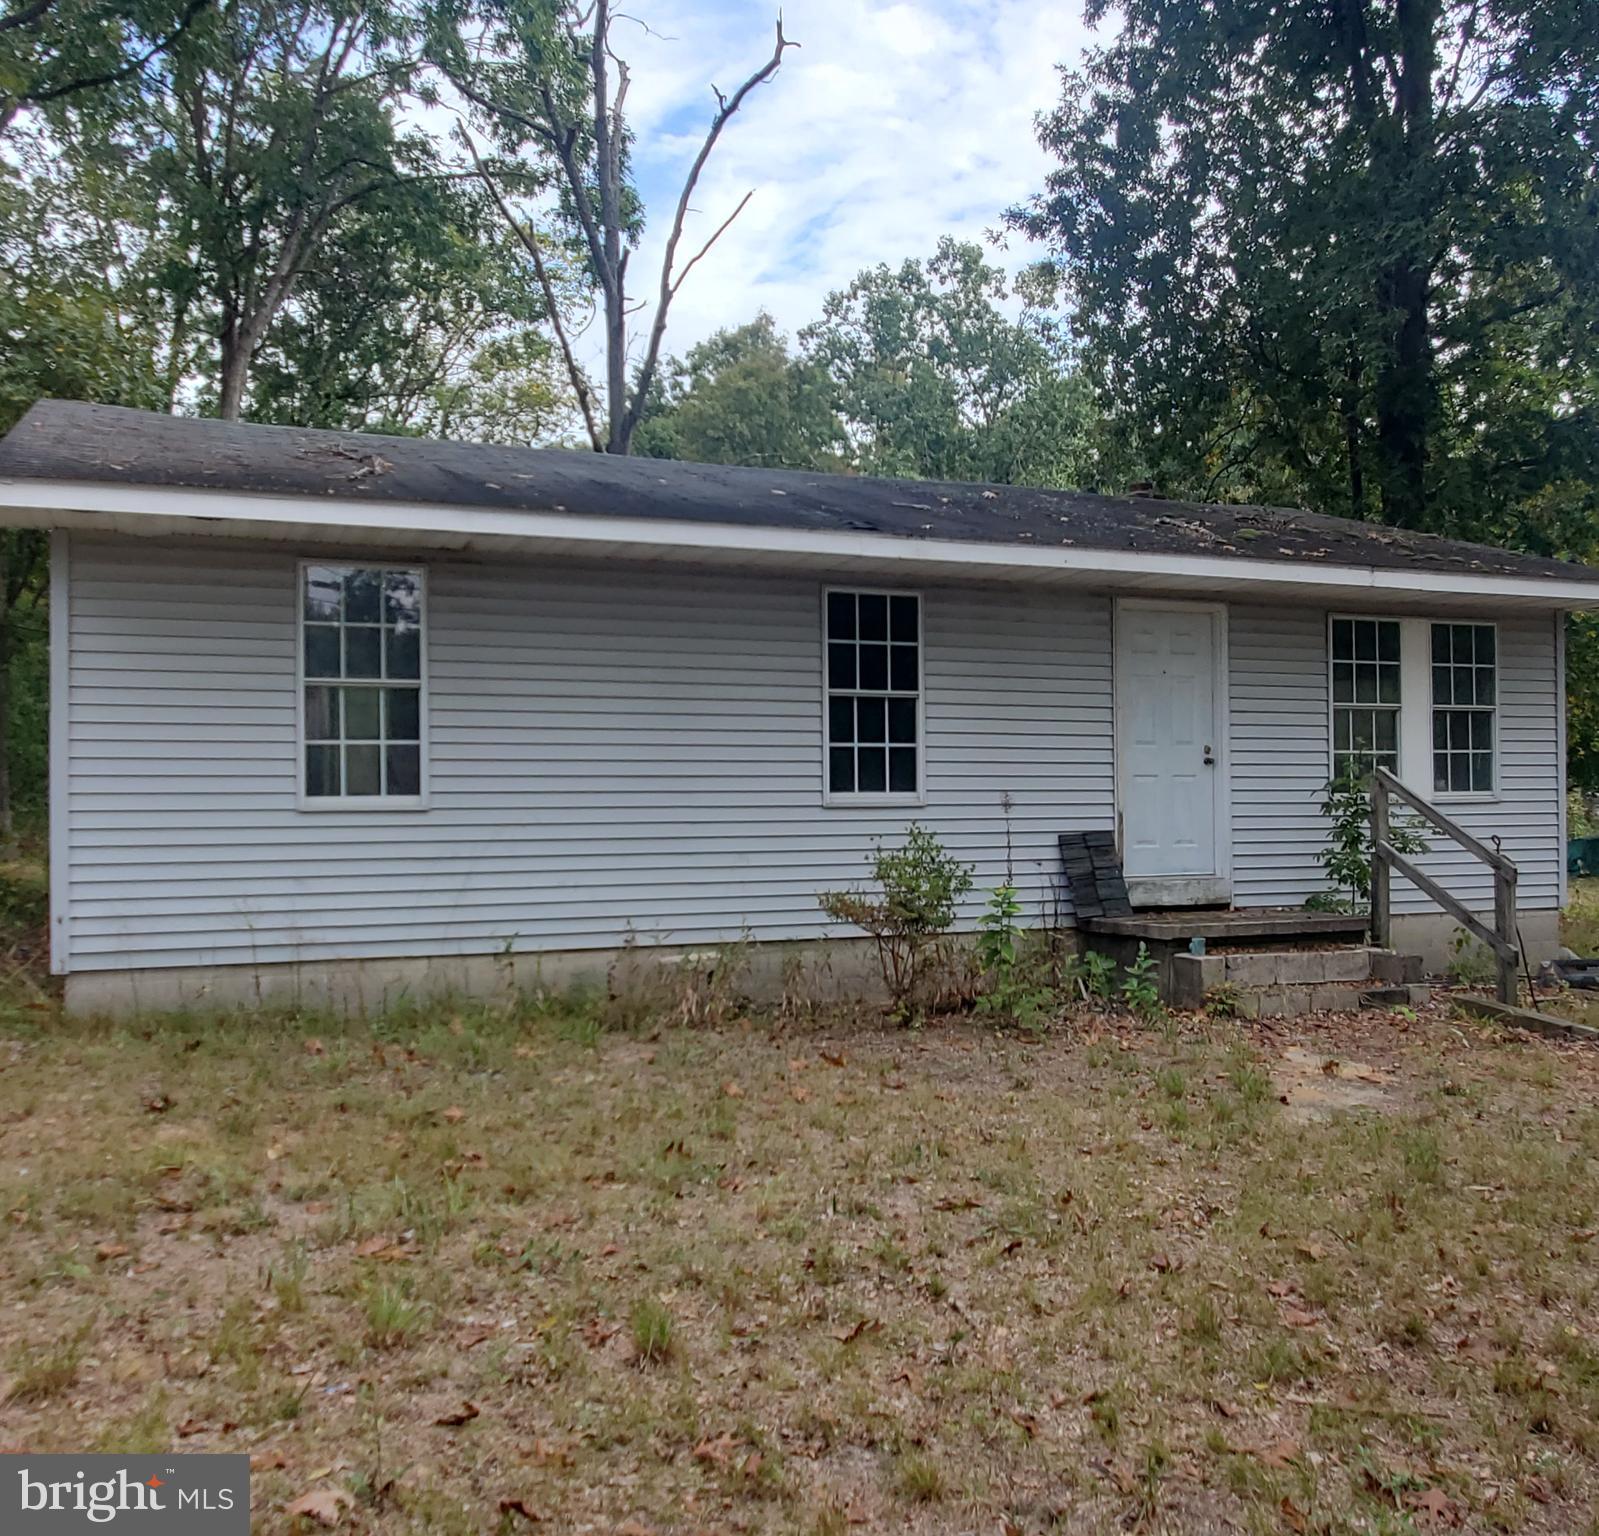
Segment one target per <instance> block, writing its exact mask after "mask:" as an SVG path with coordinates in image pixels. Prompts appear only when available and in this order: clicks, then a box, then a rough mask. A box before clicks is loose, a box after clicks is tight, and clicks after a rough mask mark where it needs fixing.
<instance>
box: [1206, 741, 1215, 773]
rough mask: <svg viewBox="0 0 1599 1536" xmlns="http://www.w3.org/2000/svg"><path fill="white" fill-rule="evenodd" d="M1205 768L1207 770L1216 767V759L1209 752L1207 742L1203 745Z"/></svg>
mask: <svg viewBox="0 0 1599 1536" xmlns="http://www.w3.org/2000/svg"><path fill="white" fill-rule="evenodd" d="M1205 766H1206V767H1207V768H1214V767H1215V766H1216V758H1215V756H1214V754H1213V753H1212V752H1211V750H1210V743H1209V742H1208V741H1207V742H1206V743H1205Z"/></svg>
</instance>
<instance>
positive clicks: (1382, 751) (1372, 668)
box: [1332, 618, 1401, 777]
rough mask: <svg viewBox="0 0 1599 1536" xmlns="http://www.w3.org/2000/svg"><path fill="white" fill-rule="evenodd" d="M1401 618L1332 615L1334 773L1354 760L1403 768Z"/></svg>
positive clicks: (1365, 765) (1364, 766)
mask: <svg viewBox="0 0 1599 1536" xmlns="http://www.w3.org/2000/svg"><path fill="white" fill-rule="evenodd" d="M1399 640H1400V631H1399V621H1398V620H1397V619H1339V618H1335V619H1334V620H1333V621H1332V734H1333V774H1334V776H1335V777H1337V776H1338V775H1341V774H1342V773H1343V772H1344V771H1345V769H1347V768H1348V767H1349V765H1350V764H1354V765H1356V766H1357V767H1358V768H1359V769H1360V770H1361V771H1362V772H1363V773H1369V772H1370V771H1371V770H1372V769H1373V768H1386V769H1388V771H1389V772H1390V773H1397V772H1398V771H1399V709H1400V691H1401V690H1400V643H1399Z"/></svg>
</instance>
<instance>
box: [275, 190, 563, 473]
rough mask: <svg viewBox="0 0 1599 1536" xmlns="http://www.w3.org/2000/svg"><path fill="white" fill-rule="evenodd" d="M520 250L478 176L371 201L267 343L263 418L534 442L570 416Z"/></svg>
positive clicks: (330, 246) (323, 258)
mask: <svg viewBox="0 0 1599 1536" xmlns="http://www.w3.org/2000/svg"><path fill="white" fill-rule="evenodd" d="M544 319H545V307H544V296H543V293H542V292H541V290H540V287H539V284H538V283H537V282H536V281H535V279H534V275H533V273H532V270H531V269H530V267H529V266H528V263H527V260H526V258H525V255H524V253H523V252H522V250H521V248H520V247H519V246H518V245H517V244H516V243H515V241H514V240H513V239H512V238H511V237H510V235H509V234H508V233H507V231H506V230H505V229H504V228H503V226H502V225H501V223H500V221H499V216H498V214H497V213H496V211H495V209H494V207H493V204H492V202H491V201H490V199H489V198H488V197H487V195H486V194H485V193H484V192H483V189H482V188H481V187H479V186H477V185H476V184H475V183H473V182H454V181H422V182H410V183H402V184H398V185H396V186H393V187H389V188H385V189H383V190H382V191H379V192H375V193H373V194H372V196H371V197H369V198H366V199H364V200H363V201H362V203H361V204H360V206H359V208H358V209H357V210H356V211H355V216H354V217H353V218H352V219H351V220H349V221H348V222H346V223H345V224H344V225H342V226H341V228H340V229H339V230H338V231H337V232H335V233H334V234H333V235H332V236H330V238H329V239H328V241H327V242H326V243H325V245H324V249H323V251H322V253H321V255H320V257H319V258H318V260H317V262H316V264H315V266H314V267H312V268H311V269H310V270H309V271H307V272H306V274H305V275H304V277H302V279H301V281H300V283H299V285H298V286H297V288H296V290H295V293H294V296H293V298H292V299H291V300H290V302H289V303H288V304H287V305H286V306H285V308H284V310H283V311H282V313H281V314H280V316H279V318H278V320H277V322H276V324H275V325H274V326H273V327H272V329H271V330H270V331H269V332H268V334H267V337H266V339H265V341H264V342H263V344H262V346H261V347H260V349H259V351H258V354H257V360H256V365H255V370H254V387H253V391H252V395H253V400H252V410H251V414H252V416H253V417H255V419H257V420H260V421H279V422H288V423H293V424H295V425H300V426H320V427H340V428H345V429H349V430H354V431H370V432H398V433H420V434H423V435H426V436H430V437H465V438H470V439H472V440H473V441H477V442H508V443H528V442H533V441H537V440H538V439H540V438H542V437H548V436H550V435H551V434H553V433H555V432H556V431H558V430H559V429H560V427H561V426H562V425H563V424H564V422H565V420H566V417H567V404H566V400H565V395H564V388H563V386H562V385H561V384H560V383H559V381H558V379H557V376H556V368H555V365H554V358H553V352H552V348H551V345H550V342H549V340H548V338H547V336H546V334H545V329H544V324H543V322H544Z"/></svg>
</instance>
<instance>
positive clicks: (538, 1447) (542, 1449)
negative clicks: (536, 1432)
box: [533, 1440, 572, 1467]
mask: <svg viewBox="0 0 1599 1536" xmlns="http://www.w3.org/2000/svg"><path fill="white" fill-rule="evenodd" d="M533 1464H534V1465H535V1466H539V1467H569V1466H571V1465H572V1453H571V1452H570V1451H569V1450H567V1449H566V1447H565V1446H564V1445H551V1444H550V1442H549V1441H548V1440H535V1441H534V1442H533Z"/></svg>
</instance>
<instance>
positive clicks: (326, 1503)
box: [284, 1488, 355, 1525]
mask: <svg viewBox="0 0 1599 1536" xmlns="http://www.w3.org/2000/svg"><path fill="white" fill-rule="evenodd" d="M354 1503H355V1499H354V1497H353V1496H352V1495H350V1494H348V1493H346V1492H345V1491H344V1490H343V1489H342V1488H313V1489H312V1490H311V1491H310V1492H309V1493H302V1494H301V1495H300V1497H299V1498H297V1499H296V1500H295V1501H294V1502H293V1503H292V1504H290V1505H289V1506H288V1508H287V1509H286V1510H285V1511H284V1512H285V1513H286V1514H288V1515H290V1516H291V1517H294V1518H296V1519H298V1518H300V1517H305V1518H307V1519H311V1520H315V1521H316V1522H317V1524H318V1525H337V1524H338V1523H339V1521H340V1520H341V1519H342V1518H343V1516H344V1511H345V1510H346V1509H349V1508H350V1507H351V1506H352V1505H353V1504H354Z"/></svg>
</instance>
